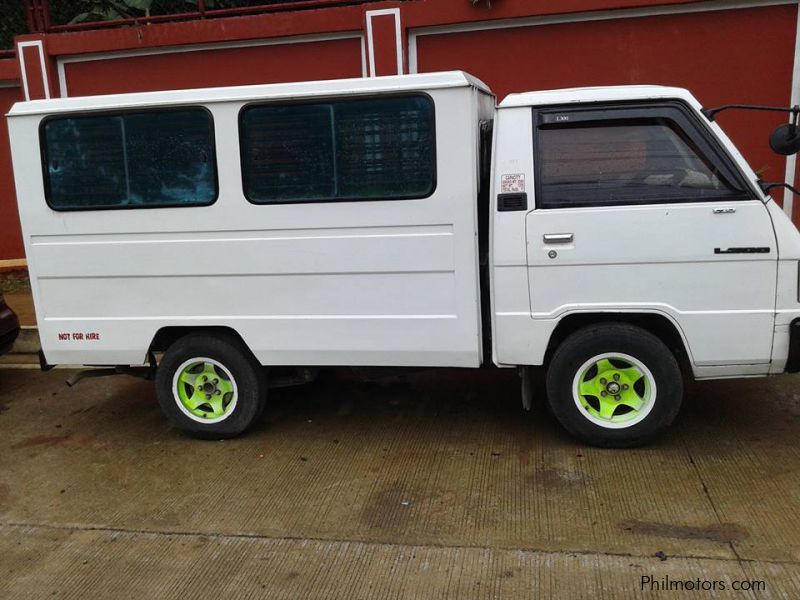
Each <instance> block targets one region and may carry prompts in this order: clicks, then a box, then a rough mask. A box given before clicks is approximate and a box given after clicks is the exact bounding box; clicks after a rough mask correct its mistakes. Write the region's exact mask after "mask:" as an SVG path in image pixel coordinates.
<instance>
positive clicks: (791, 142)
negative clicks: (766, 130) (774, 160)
mask: <svg viewBox="0 0 800 600" xmlns="http://www.w3.org/2000/svg"><path fill="white" fill-rule="evenodd" d="M769 147H770V148H772V151H773V152H775V153H776V154H782V155H783V156H790V155H792V154H796V153H797V152H800V128H798V126H797V125H794V124H793V123H786V124H784V125H781V126H780V127H778V128H777V129H776V130H775V131H773V132H772V135H771V136H769Z"/></svg>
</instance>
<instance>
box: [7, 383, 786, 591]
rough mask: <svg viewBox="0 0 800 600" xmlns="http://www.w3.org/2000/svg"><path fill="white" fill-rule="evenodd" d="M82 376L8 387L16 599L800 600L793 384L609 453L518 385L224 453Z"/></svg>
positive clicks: (290, 418) (389, 410) (315, 398)
mask: <svg viewBox="0 0 800 600" xmlns="http://www.w3.org/2000/svg"><path fill="white" fill-rule="evenodd" d="M67 374H68V372H66V371H63V370H56V371H51V372H49V373H46V374H42V373H39V372H37V371H34V370H9V369H2V370H0V428H2V436H1V437H0V597H2V598H43V597H59V598H96V597H103V598H170V597H185V598H204V597H235V598H287V599H289V598H291V599H296V598H343V599H348V600H349V599H354V598H381V599H383V598H458V599H463V598H539V597H557V598H615V599H616V598H629V597H630V598H641V597H654V598H656V597H665V598H670V597H672V598H682V597H722V598H725V597H736V598H740V597H750V598H797V597H800V536H799V535H798V534H800V516H798V515H800V510H798V509H800V449H798V444H797V440H798V437H799V434H800V402H798V399H800V395H798V393H797V392H796V391H795V390H797V389H800V386H799V385H798V384H800V378H797V377H783V378H776V379H770V380H757V379H754V380H745V381H739V382H733V381H731V382H709V383H703V384H694V385H693V386H692V387H691V389H690V392H689V397H688V399H687V401H686V406H685V410H684V411H683V413H682V415H681V417H679V420H678V422H677V423H676V424H675V426H674V427H673V429H672V430H671V432H670V434H669V435H668V436H667V437H666V438H665V439H663V440H662V441H660V442H659V443H657V444H655V445H653V446H650V447H648V448H644V449H638V450H627V451H613V450H598V449H592V448H586V447H583V446H580V445H578V444H576V443H574V442H573V441H572V440H570V439H569V438H568V437H566V436H565V435H564V434H563V433H562V432H561V431H560V429H559V428H558V426H557V425H556V424H555V422H554V421H553V419H552V418H551V417H550V416H549V415H547V414H546V411H544V409H543V406H542V404H541V403H539V404H538V405H537V406H536V407H535V411H534V412H533V414H525V413H523V412H522V411H521V409H520V408H519V406H518V404H519V402H518V392H517V382H516V380H515V377H516V375H515V373H513V372H507V371H506V372H474V371H459V370H444V371H432V372H429V373H424V374H419V375H415V376H413V377H410V378H408V379H407V380H406V381H405V382H403V383H396V384H393V385H385V386H379V385H374V384H354V383H348V382H341V381H329V382H327V383H318V384H315V385H312V386H308V387H305V388H294V389H286V390H280V391H275V392H274V393H273V395H272V398H271V402H270V407H269V409H268V411H267V414H266V416H265V418H264V421H263V422H262V423H260V424H259V426H258V427H257V428H256V429H255V430H254V431H252V432H251V433H250V434H249V435H246V436H244V437H242V438H240V439H237V440H232V441H226V442H198V441H194V440H191V439H188V438H185V437H182V436H181V435H179V434H178V433H177V432H175V431H173V430H171V429H170V428H169V427H168V426H167V424H166V423H165V421H164V420H163V419H162V417H161V415H160V413H159V411H158V407H157V405H156V403H155V398H154V393H153V390H152V385H151V384H150V383H148V382H144V381H138V380H134V379H129V378H123V377H116V378H109V379H100V380H94V381H91V380H89V381H84V382H82V383H81V384H79V385H78V386H77V387H75V388H72V389H70V388H66V387H65V386H64V385H63V379H64V378H65V377H66V375H67ZM664 559H665V560H664ZM643 577H650V578H651V581H655V582H661V583H663V582H664V581H665V579H664V578H666V577H669V578H670V579H672V580H673V581H681V582H686V581H691V582H693V583H694V582H696V581H697V583H698V584H701V585H702V584H703V582H704V581H717V582H722V583H723V584H725V587H726V589H725V590H722V591H720V588H719V586H718V585H717V586H716V589H717V592H716V593H715V595H713V596H712V595H711V594H710V593H709V592H703V591H695V592H693V593H692V595H691V596H688V594H687V593H685V592H680V591H671V592H662V593H659V592H657V591H651V590H652V588H649V587H647V586H645V589H644V590H642V578H643ZM698 580H699V581H698ZM748 580H758V581H763V582H764V583H763V585H764V587H765V589H763V590H760V591H756V592H752V591H751V592H745V593H743V592H733V591H731V589H730V588H731V586H732V585H734V583H735V582H739V581H748Z"/></svg>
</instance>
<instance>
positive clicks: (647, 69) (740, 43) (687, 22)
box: [417, 5, 797, 197]
mask: <svg viewBox="0 0 800 600" xmlns="http://www.w3.org/2000/svg"><path fill="white" fill-rule="evenodd" d="M796 27H797V7H796V6H788V5H787V6H773V7H767V8H757V9H749V10H735V11H734V10H728V11H717V12H703V13H697V14H685V15H674V16H658V17H646V18H635V19H618V20H613V21H594V22H589V21H587V22H582V23H570V24H563V25H544V26H536V27H521V28H515V29H494V30H488V31H477V32H471V33H453V34H448V35H425V36H420V37H418V38H417V48H418V65H419V71H439V70H446V69H457V68H460V69H466V70H467V71H469V72H471V73H473V74H474V75H476V76H478V77H479V78H481V79H482V80H483V81H485V82H486V83H487V84H489V86H490V87H491V88H492V90H493V91H494V92H495V93H496V94H497V96H498V99H502V98H503V97H504V96H505V95H506V94H508V93H509V92H519V91H524V90H545V89H553V88H560V87H579V86H593V85H618V84H619V85H622V84H658V85H675V86H679V87H685V88H688V89H690V90H691V91H692V92H693V93H694V94H695V95H696V96H697V97H698V98H699V99H700V101H701V102H702V103H703V104H704V105H705V106H718V105H721V104H729V103H733V102H736V103H754V104H769V105H776V106H789V102H790V96H791V89H792V61H791V60H790V57H792V56H793V55H794V36H795V31H796ZM785 121H786V118H785V117H784V116H782V115H779V114H771V113H755V112H746V113H743V112H736V113H727V114H723V115H720V117H719V123H720V124H721V125H722V126H723V128H725V130H726V131H727V132H728V134H729V135H730V136H731V137H732V138H733V140H734V142H735V143H736V144H737V145H738V146H739V148H740V149H741V150H742V151H743V153H744V154H745V157H746V158H747V159H748V161H749V162H750V164H751V165H752V166H753V168H754V169H756V170H757V171H758V170H761V169H763V173H764V178H765V179H768V180H777V181H781V180H783V178H784V175H785V164H786V163H785V159H783V158H781V157H779V156H776V155H775V154H773V153H772V151H771V150H770V149H769V145H768V138H769V133H770V132H771V131H772V129H773V128H774V127H776V126H777V125H778V124H779V123H781V122H785ZM776 195H779V194H776ZM780 196H781V197H782V195H780Z"/></svg>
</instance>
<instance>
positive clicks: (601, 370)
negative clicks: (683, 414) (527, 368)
mask: <svg viewBox="0 0 800 600" xmlns="http://www.w3.org/2000/svg"><path fill="white" fill-rule="evenodd" d="M546 379H547V401H548V404H549V405H550V409H551V410H552V412H553V415H555V417H556V419H558V421H559V423H561V425H562V426H563V427H564V428H565V429H566V430H567V431H569V432H570V433H571V434H572V435H573V436H575V437H576V438H578V439H579V440H581V441H583V442H585V443H587V444H591V445H593V446H600V447H603V448H628V447H631V446H640V445H642V444H646V443H647V442H649V441H651V440H653V439H655V438H656V437H658V436H659V435H660V434H662V433H663V432H664V431H665V430H666V429H667V427H669V425H670V424H671V423H672V422H673V421H674V420H675V417H676V415H677V414H678V411H679V410H680V406H681V402H682V400H683V377H682V374H681V369H680V367H679V365H678V361H677V358H676V356H675V354H674V352H673V351H672V349H670V348H669V347H668V346H667V345H666V344H665V343H664V341H663V340H661V339H660V338H659V337H657V336H656V335H654V334H653V333H652V332H650V331H647V330H646V329H643V328H641V327H637V326H636V325H632V324H629V323H617V322H604V323H597V324H594V325H587V326H586V327H583V328H581V329H578V330H577V331H575V332H573V333H571V334H570V335H568V336H567V337H566V338H565V339H564V340H563V341H562V342H561V343H560V344H559V345H558V347H557V348H556V350H555V352H553V356H552V357H551V358H550V361H549V364H548V365H547V377H546Z"/></svg>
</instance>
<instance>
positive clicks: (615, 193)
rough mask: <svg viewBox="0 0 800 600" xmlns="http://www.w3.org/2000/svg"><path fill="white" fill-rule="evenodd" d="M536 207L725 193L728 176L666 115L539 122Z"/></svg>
mask: <svg viewBox="0 0 800 600" xmlns="http://www.w3.org/2000/svg"><path fill="white" fill-rule="evenodd" d="M537 135H538V157H539V167H540V171H539V178H540V191H539V202H538V204H539V206H541V207H543V208H565V207H572V206H594V205H622V204H655V203H662V202H687V201H703V200H721V199H731V198H736V197H737V196H742V195H743V194H744V191H743V190H742V189H741V188H740V187H738V186H737V185H735V184H734V183H733V182H731V181H729V180H728V179H727V178H726V176H725V175H724V174H723V173H722V172H721V171H720V170H719V169H718V168H717V167H716V166H715V165H714V163H712V162H711V161H710V160H708V159H707V158H706V157H705V156H703V154H702V153H701V151H700V150H699V149H698V148H697V147H696V146H695V144H694V143H693V142H692V140H691V139H690V138H689V137H688V136H687V135H685V133H684V132H683V131H682V130H681V129H680V128H679V127H678V126H677V124H676V123H674V122H673V121H671V120H669V119H660V118H653V119H631V120H624V119H623V120H611V121H596V122H594V121H592V122H583V123H575V124H568V125H556V126H549V125H542V126H540V127H539V129H538V132H537Z"/></svg>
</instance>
